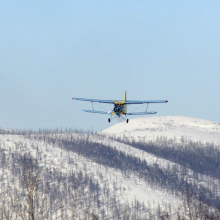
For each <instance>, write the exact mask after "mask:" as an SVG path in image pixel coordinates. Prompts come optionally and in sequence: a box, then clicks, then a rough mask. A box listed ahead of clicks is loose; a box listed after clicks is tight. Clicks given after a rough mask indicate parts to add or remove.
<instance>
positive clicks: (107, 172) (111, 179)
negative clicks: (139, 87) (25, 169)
mask: <svg viewBox="0 0 220 220" xmlns="http://www.w3.org/2000/svg"><path fill="white" fill-rule="evenodd" d="M90 141H94V142H100V139H99V138H98V137H97V136H95V137H93V136H91V138H90ZM18 142H19V143H23V144H22V147H19V148H18V147H17V146H16V143H18ZM102 142H103V141H102ZM104 142H105V143H106V144H107V145H109V146H111V147H113V148H114V147H116V148H117V149H121V150H122V151H123V152H127V153H129V154H131V155H132V154H135V155H136V156H137V157H139V156H140V155H142V156H144V157H142V159H145V158H148V159H149V163H152V164H153V163H154V162H155V161H156V157H154V156H153V155H150V154H148V153H146V152H145V154H143V152H142V151H141V150H138V149H135V148H132V147H131V146H129V145H127V146H124V144H121V143H119V142H116V141H112V140H106V139H105V140H104ZM0 143H1V148H2V149H4V150H5V152H6V153H9V152H13V151H19V152H20V153H21V154H24V153H31V155H32V156H33V157H36V148H37V147H38V151H40V152H41V153H42V155H43V161H39V162H40V165H41V166H42V168H44V169H46V168H50V169H51V168H52V169H56V170H59V171H62V172H64V173H65V172H66V173H68V172H70V171H71V170H76V169H78V170H84V169H85V167H86V170H87V174H89V175H95V176H97V177H98V176H99V175H100V174H101V175H102V176H103V177H104V178H103V180H102V184H104V183H106V182H108V183H109V185H110V188H111V190H114V192H116V193H117V194H118V195H119V197H120V200H121V202H122V203H126V202H129V203H132V202H133V201H134V199H137V200H138V201H139V202H144V203H145V204H147V203H148V202H150V203H151V204H155V207H156V206H157V205H158V204H159V203H160V204H161V205H163V204H162V203H164V204H165V203H168V204H169V203H172V204H173V206H174V207H177V206H178V205H179V204H180V202H181V201H180V199H179V198H178V197H175V196H174V195H172V194H170V193H168V192H167V191H166V190H162V189H161V190H159V189H158V188H157V189H156V188H154V187H151V186H149V185H146V183H144V182H143V181H142V180H140V179H138V177H137V176H135V175H134V174H133V175H132V176H131V177H129V178H126V177H124V176H123V175H122V174H121V172H120V171H119V170H116V169H113V168H108V167H104V166H102V165H99V164H97V163H94V162H93V161H91V160H89V159H87V158H85V157H83V156H79V155H78V154H76V153H74V152H70V151H67V150H65V149H61V148H59V147H58V146H57V147H55V146H54V145H53V146H52V145H49V144H47V143H44V142H38V141H34V140H29V139H25V138H23V137H21V136H16V135H0ZM69 157H70V158H73V159H74V162H73V163H72V164H70V163H67V158H69ZM162 160H163V159H162ZM150 161H151V162H150ZM163 161H165V160H163ZM159 163H161V162H159ZM76 167H77V168H76ZM114 183H116V184H115V186H114Z"/></svg>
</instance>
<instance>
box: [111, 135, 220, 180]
mask: <svg viewBox="0 0 220 220" xmlns="http://www.w3.org/2000/svg"><path fill="white" fill-rule="evenodd" d="M111 138H112V137H111ZM115 140H117V141H120V142H123V143H125V144H130V145H132V147H135V148H138V149H140V150H143V151H146V152H148V153H151V154H154V155H155V156H158V157H161V158H164V159H167V160H170V161H172V162H175V163H178V164H179V165H181V166H184V167H187V168H189V169H192V170H193V171H195V172H197V173H201V174H205V175H210V176H213V177H215V178H218V179H220V146H215V145H213V144H208V143H207V144H202V143H200V142H192V141H190V142H187V141H184V139H182V143H176V142H175V141H174V140H167V139H166V138H161V139H157V141H155V142H152V141H151V142H139V141H132V142H130V141H126V140H125V139H121V138H115Z"/></svg>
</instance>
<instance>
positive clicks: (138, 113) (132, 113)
mask: <svg viewBox="0 0 220 220" xmlns="http://www.w3.org/2000/svg"><path fill="white" fill-rule="evenodd" d="M156 113H157V112H131V113H126V115H148V114H156Z"/></svg>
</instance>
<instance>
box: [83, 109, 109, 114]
mask: <svg viewBox="0 0 220 220" xmlns="http://www.w3.org/2000/svg"><path fill="white" fill-rule="evenodd" d="M83 111H84V112H90V113H98V114H106V115H112V113H113V112H112V111H109V112H103V111H94V110H86V109H83Z"/></svg>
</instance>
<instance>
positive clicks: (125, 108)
mask: <svg viewBox="0 0 220 220" xmlns="http://www.w3.org/2000/svg"><path fill="white" fill-rule="evenodd" d="M126 100H127V94H126V91H125V96H124V102H126ZM123 112H124V113H125V114H126V113H127V105H126V104H125V107H124V108H123Z"/></svg>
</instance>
